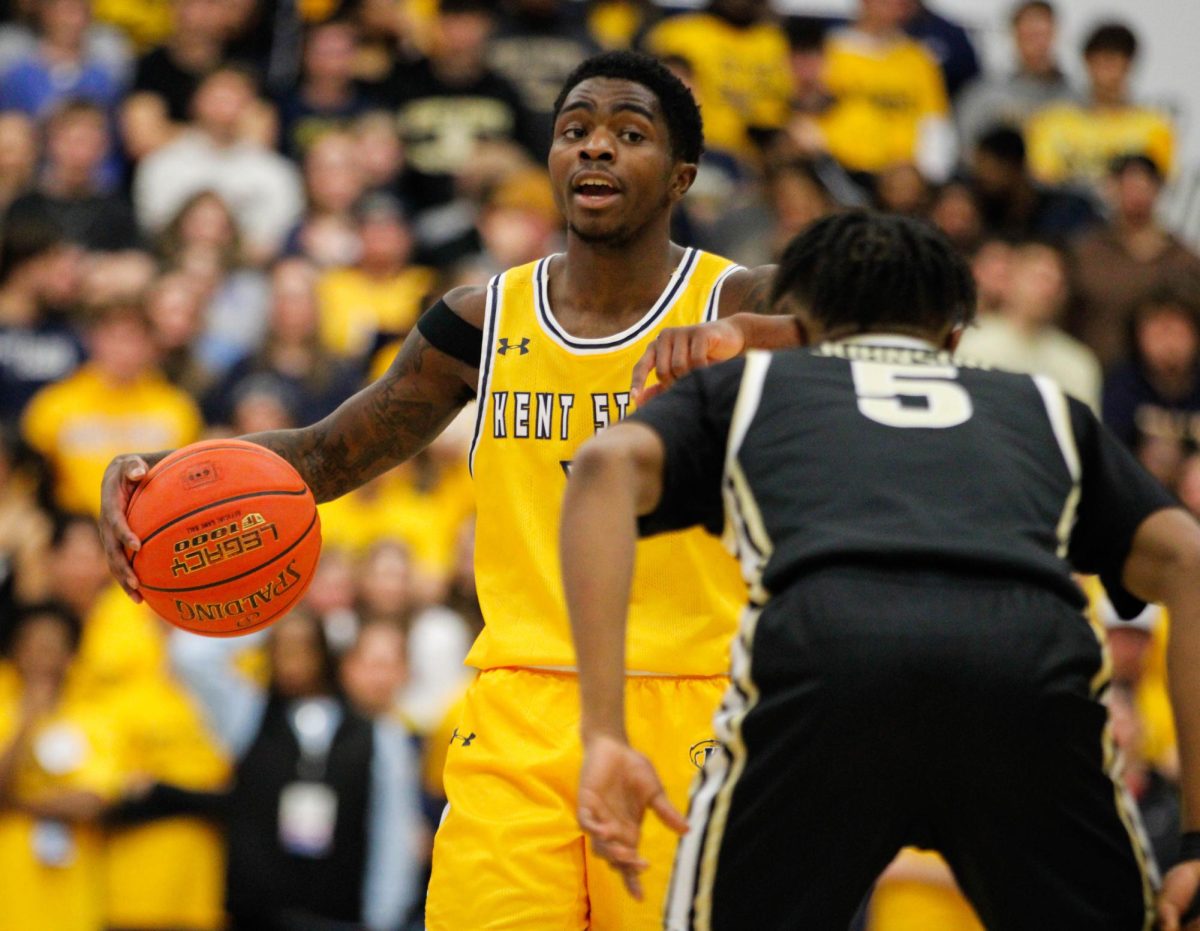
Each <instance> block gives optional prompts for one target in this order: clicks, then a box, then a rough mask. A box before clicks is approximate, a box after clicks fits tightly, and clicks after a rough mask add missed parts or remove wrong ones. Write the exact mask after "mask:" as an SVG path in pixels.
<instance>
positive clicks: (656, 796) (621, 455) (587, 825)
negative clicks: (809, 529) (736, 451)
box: [560, 363, 736, 898]
mask: <svg viewBox="0 0 1200 931" xmlns="http://www.w3.org/2000/svg"><path fill="white" fill-rule="evenodd" d="M734 365H736V363H727V364H726V365H724V366H720V367H719V368H718V369H717V370H706V371H705V372H702V373H697V375H707V374H708V373H709V371H719V370H720V369H726V368H729V367H730V366H734ZM697 375H692V376H689V377H687V378H685V379H684V380H683V381H682V382H681V383H680V384H679V385H678V386H677V387H676V388H675V390H673V391H671V392H670V393H669V394H667V395H665V396H664V397H662V398H657V399H655V400H654V401H652V402H650V404H649V405H647V407H645V408H643V409H642V411H640V412H639V413H638V414H635V415H634V416H633V417H632V418H630V419H627V420H625V421H623V422H621V423H619V424H617V425H616V426H613V427H609V428H608V429H606V430H604V431H602V432H601V433H600V434H598V435H597V436H596V437H594V438H593V439H592V440H590V441H589V442H587V443H585V444H584V445H583V447H582V448H581V449H580V451H579V453H578V454H577V455H576V457H575V460H574V466H573V467H572V469H571V476H570V479H569V480H568V482H567V491H566V495H565V497H564V500H563V513H562V525H561V541H560V542H561V546H560V554H561V558H562V577H563V585H564V588H565V591H566V599H567V608H568V612H569V614H570V619H571V633H572V636H573V637H574V640H575V650H576V663H577V668H578V672H579V688H580V700H581V705H582V718H581V726H582V737H583V745H584V754H583V766H582V768H581V771H580V776H579V796H578V797H579V812H578V813H579V823H580V825H581V826H582V827H583V829H584V830H585V831H586V832H587V834H588V836H589V838H590V839H591V842H592V846H593V849H594V850H595V851H596V853H597V854H598V855H599V856H601V857H603V858H604V859H605V860H607V861H608V863H609V864H611V865H612V866H613V867H614V868H615V869H617V870H618V871H619V872H620V873H621V876H622V878H623V880H624V882H625V885H626V887H627V888H628V889H629V891H630V893H631V894H632V895H634V896H635V897H636V898H641V885H640V881H639V880H638V874H639V873H641V871H642V870H644V869H645V868H646V866H647V864H646V862H645V861H644V860H642V859H641V856H640V854H639V853H638V840H639V837H640V835H641V825H642V820H643V818H644V817H645V813H646V811H647V810H651V811H653V812H654V813H655V814H656V815H657V816H658V818H659V819H660V820H661V821H662V822H663V823H664V824H666V825H667V826H668V827H669V828H671V829H672V830H675V831H678V832H681V833H682V832H683V831H684V830H685V829H686V821H685V820H684V819H683V817H682V815H680V814H679V812H677V811H675V809H674V808H672V807H671V803H670V801H669V800H668V799H667V796H666V793H665V792H664V791H663V787H662V782H661V780H660V779H659V777H658V774H657V773H656V772H655V771H654V766H653V765H652V764H651V762H650V760H649V759H648V758H647V757H646V756H644V755H643V754H641V753H639V752H638V751H637V750H635V749H634V748H633V747H631V746H629V742H628V739H627V737H626V733H625V707H624V695H625V626H626V618H627V612H628V605H629V594H630V588H631V585H632V581H633V569H634V560H635V558H636V543H637V537H638V535H639V533H642V534H644V533H646V532H653V530H654V528H652V527H648V526H647V525H646V523H645V522H646V521H647V519H652V518H653V516H654V515H656V514H660V513H663V512H664V511H672V512H676V513H674V514H673V516H672V518H671V521H672V522H675V523H683V522H689V523H705V524H708V525H710V526H711V524H712V522H713V521H712V514H711V507H709V508H703V507H702V508H700V509H699V510H696V511H693V512H692V513H691V515H690V517H685V516H684V515H682V514H681V513H678V512H679V509H680V508H683V507H685V501H686V499H687V495H686V494H681V493H680V488H683V489H685V490H686V489H689V488H690V489H691V490H692V491H693V492H696V500H700V501H708V502H711V501H712V500H713V496H714V494H715V496H716V498H717V500H718V501H719V498H720V463H721V460H722V452H721V451H722V450H723V449H724V440H723V437H722V436H720V435H719V434H720V433H721V432H722V431H721V429H720V426H719V424H716V423H715V421H714V420H713V419H711V418H707V419H706V418H705V417H703V416H701V415H702V414H703V410H702V407H703V402H704V400H705V397H704V391H703V390H702V386H701V385H700V380H699V379H698V377H697ZM677 397H678V398H684V399H686V400H685V401H684V402H683V403H680V402H679V400H677ZM718 406H719V405H718ZM656 411H657V412H658V414H661V415H662V418H663V420H666V421H674V420H682V421H684V422H683V423H679V424H677V425H676V432H675V433H673V434H672V440H671V442H667V441H665V440H664V437H663V435H662V434H661V433H660V432H659V431H658V429H657V425H658V421H650V420H647V419H646V418H648V417H653V416H656ZM689 414H690V415H694V416H688V415H689ZM677 415H682V417H679V416H677ZM714 426H715V427H716V429H713V428H714ZM685 437H686V439H685V440H684V442H685V445H684V446H683V447H680V446H679V445H678V441H679V440H681V439H684V438H685ZM681 453H682V454H681ZM698 484H699V485H704V486H706V487H705V488H703V489H701V488H698V487H697V485H698ZM707 486H715V487H707Z"/></svg>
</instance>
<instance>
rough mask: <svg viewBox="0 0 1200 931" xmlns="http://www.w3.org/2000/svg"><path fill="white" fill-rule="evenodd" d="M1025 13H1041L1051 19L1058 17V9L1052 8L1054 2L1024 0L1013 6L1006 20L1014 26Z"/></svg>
mask: <svg viewBox="0 0 1200 931" xmlns="http://www.w3.org/2000/svg"><path fill="white" fill-rule="evenodd" d="M1026 13H1043V14H1045V15H1046V16H1049V17H1050V18H1051V19H1057V18H1058V11H1056V10H1055V9H1054V4H1052V3H1048V2H1047V0H1024V2H1023V3H1018V4H1017V5H1016V6H1015V7H1013V11H1012V15H1011V16H1009V18H1008V21H1009V22H1010V23H1011V24H1012V25H1014V26H1015V25H1016V24H1017V23H1018V22H1019V21H1020V20H1021V19H1022V17H1024V16H1025V14H1026Z"/></svg>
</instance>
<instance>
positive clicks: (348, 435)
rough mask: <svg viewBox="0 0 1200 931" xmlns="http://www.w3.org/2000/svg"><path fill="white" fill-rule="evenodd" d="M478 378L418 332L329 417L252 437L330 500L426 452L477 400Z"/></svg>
mask: <svg viewBox="0 0 1200 931" xmlns="http://www.w3.org/2000/svg"><path fill="white" fill-rule="evenodd" d="M472 375H473V373H471V372H470V371H468V370H466V367H465V366H463V365H462V364H461V363H458V362H455V361H454V360H452V359H450V358H449V357H448V356H445V355H443V354H442V353H440V352H438V351H437V350H435V349H434V348H433V347H432V346H430V345H429V343H427V342H426V341H425V340H424V338H422V337H421V335H420V334H419V333H417V332H415V331H414V332H413V333H412V334H410V336H409V337H408V339H407V340H406V341H405V343H404V346H403V348H402V349H401V350H400V353H399V355H397V357H396V360H395V361H394V362H393V363H392V365H391V368H389V369H388V371H387V372H386V373H385V374H384V375H383V377H382V378H380V379H379V380H378V381H376V382H375V383H373V384H371V385H368V386H367V387H366V388H364V389H363V390H362V391H360V392H359V393H358V394H356V395H354V397H352V398H350V399H349V400H348V401H346V402H345V403H344V404H342V406H341V407H339V408H338V409H337V410H336V411H334V412H333V413H332V414H330V415H329V416H328V417H326V418H325V419H324V420H322V421H320V422H319V423H315V424H313V425H312V426H309V427H304V428H302V429H299V430H274V431H271V432H269V433H256V434H253V435H251V436H247V437H244V439H247V440H250V441H251V442H253V443H258V444H260V445H262V446H265V447H267V449H270V450H272V451H273V452H275V453H278V454H279V455H280V456H282V457H283V458H284V459H286V460H287V461H288V462H290V463H291V464H292V465H293V466H294V467H295V469H296V471H297V472H299V473H300V475H301V477H302V478H303V479H304V480H305V482H307V483H308V485H309V487H310V488H311V489H312V491H313V494H314V495H315V496H316V499H317V500H318V501H329V500H332V499H333V498H337V497H340V496H341V495H344V494H346V493H347V492H349V491H352V490H353V489H355V488H357V487H358V486H360V485H363V484H365V483H366V482H369V481H370V480H371V479H373V478H375V476H377V475H380V474H382V473H383V472H386V471H387V470H388V469H390V468H392V467H393V466H395V465H397V464H399V463H401V462H403V461H404V460H406V459H408V458H409V457H411V456H413V455H414V454H416V453H417V452H419V451H420V450H421V449H423V448H424V447H425V446H426V445H427V444H428V443H429V441H430V440H432V439H433V438H434V437H436V436H437V435H438V434H439V433H441V432H442V429H443V428H444V427H445V426H446V424H447V423H449V422H450V421H451V420H452V419H453V417H454V415H455V414H456V413H458V411H459V409H460V408H461V407H462V406H463V405H464V404H465V403H466V402H467V401H468V400H470V398H471V394H472V390H473V389H472V388H471V386H470V382H471V376H472Z"/></svg>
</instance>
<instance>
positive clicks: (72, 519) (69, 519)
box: [50, 510, 100, 549]
mask: <svg viewBox="0 0 1200 931" xmlns="http://www.w3.org/2000/svg"><path fill="white" fill-rule="evenodd" d="M79 524H86V525H87V526H88V527H90V528H91V529H92V531H93V532H94V533H95V534H96V535H97V536H99V535H100V529H99V527H97V526H96V518H94V517H92V515H91V514H84V513H83V512H82V511H60V510H55V511H54V512H52V513H51V515H50V548H51V549H58V547H60V546H62V544H63V541H65V540H66V539H67V534H68V533H70V531H71V528H72V527H75V526H77V525H79Z"/></svg>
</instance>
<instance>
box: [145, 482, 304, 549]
mask: <svg viewBox="0 0 1200 931" xmlns="http://www.w3.org/2000/svg"><path fill="white" fill-rule="evenodd" d="M307 492H308V487H307V486H305V487H304V488H298V489H296V490H295V491H274V490H271V491H248V492H246V493H245V494H241V495H232V496H230V497H228V498H222V499H221V500H220V501H213V502H210V503H209V504H206V505H204V506H203V507H198V508H196V510H194V511H188V512H187V513H186V514H180V515H179V516H178V517H173V518H171V520H169V521H167V522H166V523H165V524H163V525H162V526H160V527H158V528H156V529H155V530H152V531H150V533H149V534H148V535H146V536H144V537H142V538H141V541H142V545H143V546H145V545H146V544H147V543H149V542H150V541H151V540H153V539H154V538H155V537H157V536H158V535H159V534H160V533H162V532H163V531H164V530H166V529H167V528H168V527H174V526H175V525H176V524H178V523H179V522H180V521H181V520H187V519H188V518H189V517H195V516H196V515H197V514H202V513H204V512H205V511H207V510H209V509H210V508H216V507H220V506H221V505H223V504H232V503H233V502H234V501H245V500H246V499H247V498H276V497H280V496H290V497H295V496H297V495H303V494H306V493H307ZM140 552H141V550H138V553H140ZM134 558H135V559H136V558H137V554H136V553H135V554H134Z"/></svg>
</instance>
